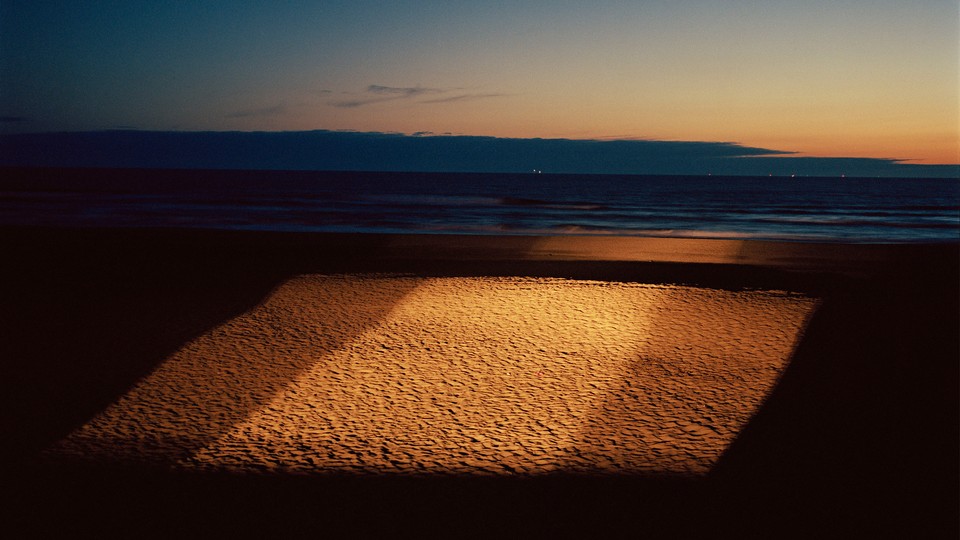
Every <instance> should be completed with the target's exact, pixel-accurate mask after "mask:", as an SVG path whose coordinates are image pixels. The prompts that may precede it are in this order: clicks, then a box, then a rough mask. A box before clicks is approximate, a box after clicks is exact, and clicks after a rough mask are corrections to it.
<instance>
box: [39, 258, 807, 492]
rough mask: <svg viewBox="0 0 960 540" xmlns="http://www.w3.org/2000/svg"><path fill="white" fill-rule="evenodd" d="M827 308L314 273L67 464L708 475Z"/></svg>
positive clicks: (772, 298) (607, 287) (234, 326)
mask: <svg viewBox="0 0 960 540" xmlns="http://www.w3.org/2000/svg"><path fill="white" fill-rule="evenodd" d="M816 304H817V301H816V300H815V299H812V298H809V297H805V296H801V295H796V294H791V293H785V292H780V291H737V292H734V291H724V290H714V289H702V288H693V287H680V286H660V285H644V284H634V283H610V282H595V281H594V282H590V281H574V280H565V279H552V278H551V279H547V278H419V277H406V276H389V275H337V276H323V275H305V276H300V277H297V278H294V279H291V280H289V281H287V282H285V283H284V284H282V285H281V286H280V287H278V288H277V289H276V290H275V291H274V292H273V294H272V295H271V296H270V297H269V298H268V299H267V300H266V301H265V302H264V303H262V304H261V305H260V306H258V307H256V308H255V309H253V310H251V311H249V312H248V313H245V314H243V315H241V316H239V317H236V318H234V319H233V320H230V321H228V322H226V323H224V324H222V325H221V326H219V327H217V328H214V329H212V330H211V331H209V332H207V333H206V334H204V335H202V336H200V337H198V338H196V339H194V340H193V341H191V342H189V343H187V344H186V345H185V346H183V347H182V348H181V349H180V350H179V351H177V352H176V353H174V354H173V355H171V356H170V357H169V358H168V359H167V360H166V361H165V362H164V363H163V364H162V365H160V366H159V367H158V368H157V369H156V370H155V371H154V372H153V373H152V374H151V375H150V376H148V377H147V378H145V379H143V380H142V381H141V382H140V383H139V384H138V385H137V386H135V387H134V388H133V389H132V390H131V391H130V392H128V393H127V394H126V395H124V396H123V397H122V398H120V399H119V400H118V401H117V402H116V403H115V404H114V405H112V406H110V407H109V408H107V409H106V410H104V411H103V412H102V413H100V414H99V415H98V416H97V417H95V418H94V419H93V420H91V421H90V422H89V423H87V424H86V425H84V426H82V427H81V428H79V429H78V430H76V431H75V432H74V433H72V434H71V435H69V436H68V437H66V438H65V439H63V440H62V441H60V442H58V443H57V444H56V445H54V446H53V447H51V448H50V449H48V450H47V451H46V455H47V456H49V457H50V458H53V459H62V458H68V459H92V460H106V461H123V462H128V461H133V462H141V463H142V462H146V463H153V464H157V465H166V466H173V467H178V468H187V469H195V468H199V469H229V470H245V471H267V470H282V471H288V472H309V473H350V472H356V473H370V474H381V473H428V474H434V473H468V474H536V473H543V472H551V471H565V472H584V473H652V474H693V475H699V474H704V473H706V472H707V471H709V470H710V468H711V467H712V466H713V465H714V464H715V463H716V461H717V460H718V459H719V457H720V455H721V454H722V453H723V451H724V449H725V448H726V447H727V446H728V445H729V444H730V443H731V442H732V441H733V439H734V438H735V437H736V435H737V433H738V432H739V431H740V430H741V429H742V428H743V426H744V425H745V424H746V422H747V421H748V420H749V419H750V417H751V416H752V415H753V414H754V413H755V412H756V410H757V409H758V407H759V406H760V404H761V403H762V401H763V400H764V398H765V397H766V396H767V395H768V394H769V393H770V391H771V390H772V388H773V387H774V385H775V384H776V382H777V380H778V377H779V376H780V374H781V373H782V372H783V370H784V369H785V367H786V365H787V363H788V362H789V360H790V357H791V354H792V353H793V350H794V347H795V346H796V344H797V342H798V340H799V338H800V336H801V334H802V332H803V329H804V326H805V324H806V321H807V320H808V319H809V317H810V316H811V315H812V313H813V311H814V309H815V308H816Z"/></svg>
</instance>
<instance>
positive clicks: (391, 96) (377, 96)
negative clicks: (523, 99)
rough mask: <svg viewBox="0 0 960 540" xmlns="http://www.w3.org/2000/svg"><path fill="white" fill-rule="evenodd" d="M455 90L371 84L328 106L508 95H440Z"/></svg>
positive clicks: (425, 102)
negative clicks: (353, 95)
mask: <svg viewBox="0 0 960 540" xmlns="http://www.w3.org/2000/svg"><path fill="white" fill-rule="evenodd" d="M455 90H457V89H455V88H450V89H446V88H429V87H422V86H384V85H380V84H371V85H369V86H367V88H366V90H364V91H363V92H362V94H361V96H360V97H357V98H355V99H346V100H342V101H332V102H329V103H328V105H331V106H333V107H339V108H342V109H352V108H356V107H363V106H366V105H373V104H376V103H383V102H385V101H399V100H415V99H416V98H419V97H422V96H428V95H435V94H441V96H440V97H435V98H431V99H422V100H416V101H415V103H417V104H436V103H454V102H461V101H472V100H478V99H489V98H497V97H504V96H507V95H509V94H501V93H486V94H455V95H442V94H448V93H450V92H453V91H455Z"/></svg>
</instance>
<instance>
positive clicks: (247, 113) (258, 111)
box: [226, 103, 287, 118]
mask: <svg viewBox="0 0 960 540" xmlns="http://www.w3.org/2000/svg"><path fill="white" fill-rule="evenodd" d="M285 112H287V108H286V107H285V106H284V105H283V104H282V103H280V104H278V105H274V106H272V107H260V108H255V109H242V110H239V111H235V112H232V113H230V114H228V115H226V116H227V118H249V117H252V116H276V115H278V114H283V113H285Z"/></svg>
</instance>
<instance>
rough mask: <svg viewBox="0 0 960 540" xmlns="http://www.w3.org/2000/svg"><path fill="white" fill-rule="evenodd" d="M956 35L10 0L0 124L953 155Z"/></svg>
mask: <svg viewBox="0 0 960 540" xmlns="http://www.w3.org/2000/svg"><path fill="white" fill-rule="evenodd" d="M958 43H960V4H958V2H957V1H956V0H914V1H910V2H904V1H902V0H896V1H893V0H808V1H802V2H800V1H796V0H789V1H788V0H766V1H761V0H664V1H659V0H649V1H604V0H595V1H591V2H581V1H576V2H573V1H571V2H567V1H553V2H550V1H543V2H515V1H513V2H486V1H482V0H473V1H458V0H443V1H431V0H420V1H402V0H396V1H391V2H368V1H364V0H351V1H345V2H338V1H326V2H319V1H317V2H295V1H291V2H268V1H263V2H254V1H242V0H231V1H222V2H221V1H217V0H208V1H203V2H199V1H197V2H188V1H182V2H173V1H170V2H165V1H156V0H151V1H143V0H117V1H93V0H90V1H84V2H80V1H76V2H45V1H42V0H40V1H38V0H33V1H20V0H4V1H3V2H0V130H2V132H3V133H8V134H9V133H26V132H49V131H90V130H111V129H135V130H153V131H304V130H332V131H339V130H348V131H358V132H381V133H399V134H407V135H447V134H451V135H469V136H485V137H504V138H520V139H522V138H544V139H596V140H604V141H606V140H620V139H629V140H645V141H700V142H711V143H733V144H737V145H743V146H745V147H751V148H762V149H770V150H775V151H777V152H789V153H791V154H790V155H792V156H799V157H843V158H878V159H886V160H903V162H905V163H911V164H957V163H960V106H958V100H960V97H958V96H960V80H958V76H960V75H958V71H960V51H958V48H960V46H958ZM775 155H779V154H775Z"/></svg>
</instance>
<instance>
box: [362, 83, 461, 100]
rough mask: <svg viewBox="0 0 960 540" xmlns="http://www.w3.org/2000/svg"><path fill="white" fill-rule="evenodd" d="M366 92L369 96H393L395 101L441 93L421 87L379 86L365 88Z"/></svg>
mask: <svg viewBox="0 0 960 540" xmlns="http://www.w3.org/2000/svg"><path fill="white" fill-rule="evenodd" d="M367 92H369V93H371V94H380V95H387V96H394V97H396V98H397V99H403V98H411V97H416V96H419V95H423V94H438V93H440V92H443V90H441V89H439V88H423V87H422V86H406V87H403V86H381V85H379V84H371V85H370V86H368V87H367Z"/></svg>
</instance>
